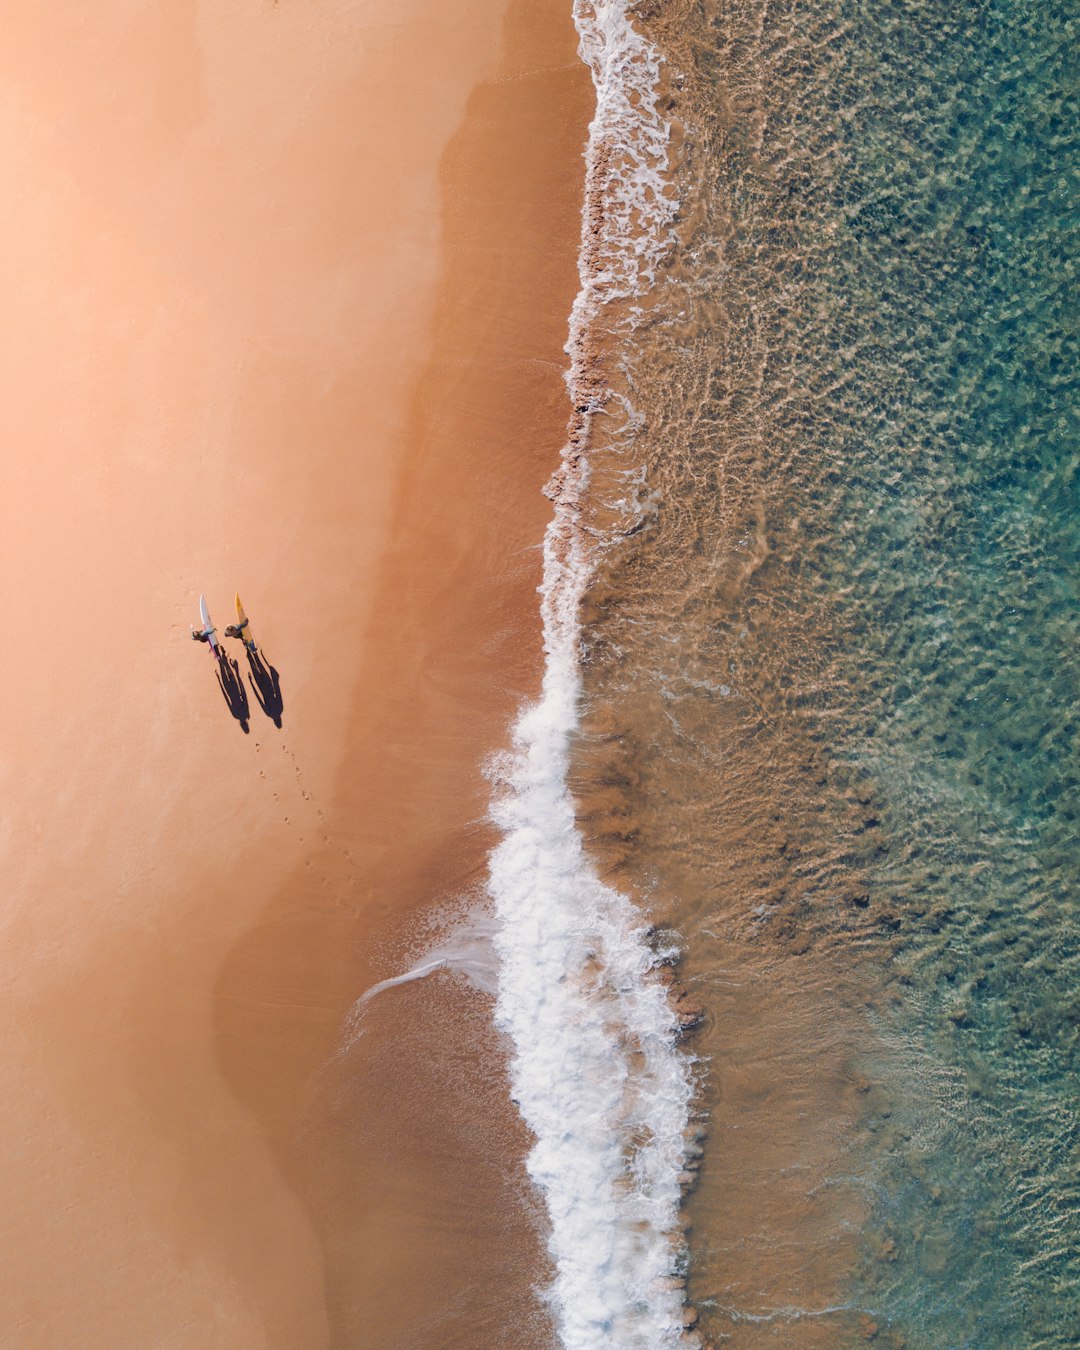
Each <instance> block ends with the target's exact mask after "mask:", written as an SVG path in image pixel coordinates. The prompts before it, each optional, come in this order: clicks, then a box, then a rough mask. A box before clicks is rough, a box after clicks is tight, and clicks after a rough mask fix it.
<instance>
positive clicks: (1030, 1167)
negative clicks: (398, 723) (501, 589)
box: [572, 0, 1080, 1350]
mask: <svg viewBox="0 0 1080 1350" xmlns="http://www.w3.org/2000/svg"><path fill="white" fill-rule="evenodd" d="M637 13H638V19H637V22H638V23H639V24H640V25H641V27H642V30H643V31H644V32H645V33H647V35H648V37H649V40H650V41H651V42H653V43H655V44H656V47H657V48H658V50H659V51H660V52H661V53H662V54H663V56H664V58H665V67H664V71H665V73H664V76H663V80H664V82H665V83H664V91H665V92H664V97H665V105H664V106H665V107H666V109H667V110H668V113H669V115H670V116H671V118H672V119H673V121H674V123H675V125H676V128H677V135H676V141H675V144H674V150H673V164H672V168H671V171H670V181H671V183H672V185H673V189H674V192H675V195H677V197H678V199H679V202H680V210H679V218H678V221H677V223H676V236H677V237H676V239H675V240H674V242H673V243H672V246H671V249H670V251H669V253H668V256H667V258H666V260H665V261H664V263H663V264H662V266H661V267H660V269H659V270H658V272H657V276H656V281H655V283H654V284H653V285H652V287H651V288H650V290H649V292H648V294H647V295H646V296H644V297H641V298H639V299H638V300H637V301H636V302H635V304H636V309H635V310H634V312H633V313H631V310H630V307H629V306H628V305H624V306H623V308H622V309H619V307H618V306H610V307H609V309H608V311H607V313H606V314H605V316H604V322H603V324H602V325H600V328H601V329H603V330H604V331H605V332H606V338H605V341H604V348H603V349H604V352H605V363H606V364H605V370H606V374H607V377H608V379H609V382H610V384H611V386H612V390H613V393H612V395H611V396H610V397H609V398H608V399H607V401H606V403H605V412H604V415H603V416H601V417H597V418H595V419H594V424H593V428H592V434H591V442H590V451H589V457H590V466H591V478H590V481H589V485H588V489H587V492H586V493H585V497H584V513H583V521H584V524H585V526H586V529H587V530H593V531H595V534H594V535H593V536H592V537H594V538H595V539H596V540H597V541H598V543H599V561H598V563H597V568H596V572H595V575H594V577H593V580H592V582H591V585H590V588H589V591H588V593H587V595H586V597H585V602H584V607H583V618H584V645H583V650H584V655H585V665H584V693H585V704H584V715H583V725H582V730H581V732H580V734H579V736H578V738H577V743H576V751H575V759H574V766H573V770H572V783H573V787H574V790H575V793H576V797H577V802H578V812H579V823H580V824H581V826H582V828H583V829H584V830H585V832H586V835H587V837H588V839H589V841H590V844H591V846H592V849H593V853H594V856H595V857H596V859H597V860H598V863H599V865H600V867H601V870H602V871H603V872H604V874H605V875H609V876H611V877H614V878H616V879H618V880H619V882H620V884H622V885H624V886H625V887H627V888H629V889H631V890H632V891H633V892H634V893H636V894H637V895H638V896H639V897H640V898H641V899H642V900H643V901H644V902H645V903H646V904H647V905H648V906H649V907H650V908H651V910H652V912H653V914H654V915H655V917H656V918H657V919H658V920H659V921H661V922H662V923H666V924H670V925H671V926H673V927H674V928H675V929H676V930H677V932H678V934H679V936H680V938H681V941H682V943H683V947H684V951H685V957H684V962H683V975H684V978H685V979H686V981H687V982H688V984H689V986H690V987H691V988H692V990H693V991H694V993H695V995H697V996H698V997H699V998H700V1000H701V1001H702V1003H703V1004H704V1006H705V1008H706V1010H707V1013H708V1017H707V1021H706V1025H705V1027H704V1028H703V1030H702V1032H701V1033H700V1035H699V1039H698V1041H697V1043H696V1048H697V1050H698V1052H699V1054H700V1055H701V1056H702V1064H701V1066H700V1076H701V1095H700V1104H701V1109H702V1111H703V1112H704V1113H705V1115H706V1117H707V1120H708V1124H709V1128H710V1136H709V1143H708V1145H707V1148H706V1154H705V1160H704V1165H703V1169H702V1173H701V1179H700V1184H699V1186H698V1189H697V1190H696V1192H695V1194H694V1195H693V1196H692V1197H691V1199H690V1201H689V1203H688V1213H689V1216H690V1219H691V1221H692V1224H693V1227H692V1230H691V1267H690V1294H691V1298H692V1300H693V1301H694V1302H695V1303H696V1304H697V1306H698V1307H699V1309H700V1312H701V1326H702V1329H703V1331H704V1332H705V1334H706V1335H707V1336H709V1337H710V1338H711V1339H713V1340H715V1341H716V1342H717V1343H723V1344H738V1345H746V1346H750V1345H757V1344H762V1345H764V1344H785V1345H818V1344H820V1345H823V1346H825V1345H836V1344H839V1343H842V1342H844V1341H846V1340H848V1339H852V1340H856V1341H857V1340H859V1339H864V1338H866V1337H867V1336H871V1335H873V1336H876V1337H878V1338H879V1339H878V1340H876V1341H875V1343H877V1344H884V1345H893V1346H900V1345H906V1346H908V1347H922V1346H925V1347H940V1346H949V1347H969V1346H970V1347H976V1346H977V1347H980V1350H983V1348H996V1347H1002V1350H1004V1348H1005V1347H1010V1348H1011V1347H1018V1346H1032V1347H1035V1346H1038V1347H1064V1346H1066V1345H1071V1344H1074V1343H1075V1328H1076V1327H1077V1326H1078V1325H1080V1295H1078V1293H1077V1290H1078V1288H1080V1269H1078V1256H1077V1253H1078V1251H1080V1218H1078V1188H1080V1165H1078V1157H1080V1154H1078V1144H1080V1139H1078V1124H1077V1115H1076V1102H1077V1099H1078V1096H1077V1089H1078V1086H1080V1084H1078V1081H1077V1062H1076V1055H1077V1036H1078V1030H1077V1027H1078V1015H1080V1004H1078V1001H1077V994H1076V988H1077V974H1078V969H1080V960H1078V956H1080V940H1078V939H1080V924H1078V897H1080V891H1078V884H1077V883H1078V880H1080V877H1078V872H1080V851H1078V849H1077V828H1078V827H1077V811H1078V807H1080V800H1078V799H1080V793H1078V770H1077V749H1078V731H1077V718H1076V708H1075V702H1076V696H1077V692H1078V689H1080V662H1078V657H1077V637H1078V631H1077V630H1078V627H1080V623H1078V606H1077V600H1078V597H1077V575H1078V573H1077V553H1078V545H1080V523H1078V516H1077V511H1076V506H1077V503H1078V500H1080V495H1078V476H1080V475H1078V467H1080V456H1078V449H1077V445H1078V441H1077V434H1076V433H1077V415H1076V403H1075V395H1074V390H1073V383H1072V381H1073V378H1074V377H1073V371H1074V369H1075V355H1076V338H1077V333H1076V320H1075V312H1076V311H1075V306H1074V305H1072V304H1071V303H1070V302H1071V294H1072V290H1073V289H1074V280H1075V271H1076V262H1075V259H1076V248H1075V243H1076V225H1077V217H1076V206H1075V203H1076V201H1077V191H1076V189H1077V155H1076V147H1075V130H1074V128H1075V126H1076V107H1075V104H1076V96H1075V91H1076V88H1077V84H1076V71H1075V68H1074V64H1073V62H1074V58H1073V57H1072V52H1073V51H1075V49H1076V38H1077V36H1078V31H1077V30H1078V29H1080V11H1078V10H1077V7H1076V6H1075V4H1065V5H1058V6H1055V7H1052V8H1050V7H1045V6H1034V5H1025V4H1006V3H1003V2H1001V0H997V2H992V3H981V4H980V3H977V4H971V5H966V6H963V7H956V6H953V5H948V4H945V3H943V2H939V0H926V2H925V3H905V4H899V3H880V2H879V3H873V4H871V3H854V2H850V0H847V2H846V0H819V2H818V3H805V4H800V3H782V4H765V3H757V4H746V5H740V6H738V7H734V6H730V5H728V4H725V3H721V0H703V2H702V3H694V2H693V0H686V2H685V3H676V4H674V5H670V6H664V7H661V6H660V5H658V4H652V5H649V4H643V5H639V6H637ZM631 319H633V324H632V331H631V329H630V328H628V326H627V324H628V323H629V321H630V320H631Z"/></svg>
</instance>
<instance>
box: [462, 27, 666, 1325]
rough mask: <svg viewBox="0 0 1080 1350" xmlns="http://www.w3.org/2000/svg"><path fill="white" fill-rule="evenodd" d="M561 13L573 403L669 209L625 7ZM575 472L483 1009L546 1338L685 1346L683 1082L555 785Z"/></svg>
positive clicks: (572, 636) (505, 849) (614, 898)
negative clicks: (580, 188) (583, 133)
mask: <svg viewBox="0 0 1080 1350" xmlns="http://www.w3.org/2000/svg"><path fill="white" fill-rule="evenodd" d="M574 16H575V21H576V22H577V25H578V31H579V33H580V36H581V43H580V52H581V55H582V57H583V59H584V60H585V61H587V62H588V64H589V65H590V67H591V69H592V73H593V79H594V83H595V85H596V93H597V110H596V116H595V118H594V121H593V123H592V126H591V127H590V133H589V143H588V147H587V150H586V174H587V192H586V211H585V218H584V220H583V227H582V247H581V253H580V256H579V271H580V275H581V283H582V285H581V291H580V293H579V295H578V297H577V300H576V302H575V305H574V310H573V313H572V315H571V331H570V342H569V344H568V348H567V350H568V352H569V353H570V357H571V371H570V377H569V380H570V386H571V395H572V397H574V401H575V404H577V405H578V406H580V400H581V398H582V396H583V395H585V396H587V389H586V385H585V382H584V379H583V374H584V367H583V365H582V360H583V339H584V337H585V335H586V332H587V329H588V326H589V324H590V323H591V322H592V321H593V320H594V319H595V317H596V315H597V314H598V313H599V312H600V310H601V309H602V307H603V306H604V305H605V304H607V303H609V302H610V301H611V300H612V299H613V298H626V297H632V296H634V295H640V294H643V293H644V291H645V290H646V289H647V288H648V286H649V285H650V284H651V282H652V280H653V276H654V272H655V267H656V264H657V262H658V261H659V259H660V257H661V256H662V255H663V253H664V251H665V250H666V248H667V247H668V235H669V231H670V226H671V219H672V215H673V211H674V203H673V202H672V201H671V199H670V197H668V196H667V195H666V194H667V187H666V181H665V178H664V170H665V169H666V165H667V159H666V155H667V134H668V133H667V127H666V125H665V124H664V123H663V121H662V119H661V118H660V116H659V114H658V111H657V106H656V84H657V77H658V71H659V62H658V57H657V55H656V53H655V51H654V50H653V49H652V48H651V47H650V45H649V44H648V43H647V42H646V41H645V40H644V38H643V37H642V36H641V35H640V34H638V33H637V32H636V31H635V29H634V28H633V26H632V25H631V24H630V22H629V20H628V18H627V16H626V6H625V0H577V3H576V4H575V11H574ZM598 219H599V220H600V221H601V229H600V231H599V237H598V232H597V231H596V229H595V228H594V227H595V224H596V221H597V220H598ZM586 473H587V467H586V464H585V461H584V457H583V456H581V455H580V454H579V453H577V447H573V448H572V447H567V450H566V452H565V454H564V459H563V466H562V469H561V471H560V473H559V474H557V475H556V478H555V480H553V484H554V489H555V500H556V505H555V515H554V518H553V520H552V521H551V524H550V525H549V527H548V530H547V533H546V536H545V540H544V575H543V584H542V586H541V597H542V614H543V622H544V650H545V672H544V681H543V691H542V695H541V698H540V700H539V702H538V703H537V704H535V705H534V706H531V707H529V708H527V709H526V710H525V711H524V712H523V713H522V715H521V716H520V718H519V720H518V722H517V725H516V727H515V729H514V734H513V747H512V749H511V750H510V751H509V752H507V753H506V754H505V755H503V756H501V757H499V758H498V759H497V760H496V761H495V762H494V763H493V764H492V765H491V768H490V772H491V777H492V780H493V782H494V785H495V791H494V799H493V803H492V816H493V819H494V820H495V822H496V823H497V825H498V826H499V828H500V829H501V831H502V836H503V837H502V842H501V843H500V844H499V845H498V847H497V848H496V849H495V850H494V852H493V854H492V856H491V859H490V866H489V881H488V888H489V893H490V896H491V899H492V901H493V904H494V908H495V913H496V918H497V928H496V933H495V946H496V950H497V953H498V957H499V973H498V989H497V1001H496V1018H497V1020H498V1023H499V1025H500V1026H501V1027H502V1028H503V1029H504V1030H505V1031H506V1032H507V1033H509V1036H510V1038H511V1040H512V1042H513V1053H512V1063H511V1074H512V1080H513V1089H514V1098H515V1100H516V1101H517V1103H518V1105H519V1107H520V1110H521V1112H522V1115H523V1116H524V1118H525V1120H526V1122H527V1123H528V1125H529V1127H530V1129H531V1130H532V1132H533V1134H534V1135H535V1137H536V1143H535V1146H534V1147H533V1149H532V1151H531V1153H530V1155H529V1159H528V1167H529V1172H530V1175H531V1176H532V1178H533V1180H534V1181H535V1182H536V1183H537V1185H538V1186H539V1187H540V1189H541V1191H542V1193H543V1195H544V1198H545V1200H546V1203H547V1208H548V1213H549V1216H550V1223H551V1229H550V1235H549V1240H548V1245H549V1250H550V1253H551V1256H552V1258H553V1261H554V1264H555V1268H556V1276H555V1281H554V1285H553V1288H552V1290H551V1303H552V1307H553V1310H554V1314H555V1319H556V1324H557V1327H558V1332H559V1335H560V1337H561V1340H562V1343H563V1345H564V1346H565V1347H567V1350H594V1348H596V1347H612V1348H614V1347H619V1348H620V1350H622V1348H623V1347H626V1348H627V1350H630V1348H633V1350H639V1348H640V1350H646V1348H648V1350H651V1348H652V1347H661V1346H668V1345H675V1344H678V1343H679V1341H680V1338H681V1336H682V1312H683V1293H682V1288H681V1285H680V1283H679V1281H678V1280H677V1279H675V1278H673V1276H674V1275H675V1268H676V1265H677V1263H678V1260H679V1257H680V1242H679V1236H678V1234H679V1230H678V1226H677V1221H678V1210H679V1203H680V1198H681V1189H680V1173H681V1172H682V1171H683V1166H684V1161H685V1156H686V1155H685V1142H684V1131H685V1129H686V1126H687V1122H688V1117H689V1105H690V1098H691V1086H690V1076H689V1069H688V1063H687V1060H686V1058H685V1057H684V1056H683V1055H682V1054H680V1052H679V1051H678V1050H677V1048H676V1036H677V1031H678V1024H677V1019H676V1018H675V1015H674V1013H673V1011H672V1008H671V1005H670V1002H669V1000H668V997H667V991H666V989H665V987H664V986H663V985H662V983H661V982H660V981H659V980H658V979H657V978H656V974H655V968H656V965H657V957H656V955H655V954H654V953H653V952H652V951H651V949H650V948H649V945H648V942H647V940H646V926H645V921H644V919H643V917H642V915H641V914H640V913H639V912H638V911H637V909H636V908H635V907H634V906H633V905H632V904H631V902H630V901H629V900H628V899H627V897H626V896H624V895H622V894H621V893H620V892H619V891H617V890H615V889H613V888H612V887H610V886H607V885H605V884H604V883H603V882H601V880H600V879H599V877H598V875H597V874H596V872H595V870H594V868H593V867H592V865H591V864H590V862H589V860H588V858H587V856H586V853H585V850H584V846H583V842H582V839H581V836H580V834H579V833H578V830H577V827H576V823H575V819H574V807H573V803H572V800H571V797H570V793H569V790H568V787H567V769H568V764H569V749H570V737H571V735H572V733H573V731H574V730H575V727H576V726H577V718H578V700H579V696H580V672H579V666H578V656H579V653H578V648H579V630H578V617H577V616H578V606H579V602H580V599H581V595H582V591H583V588H584V586H585V584H586V581H587V579H588V575H589V557H588V551H587V548H586V542H585V536H584V534H583V532H582V530H581V529H580V528H579V525H578V521H577V510H576V502H577V500H578V493H579V492H580V490H581V488H582V487H583V486H584V482H585V475H586Z"/></svg>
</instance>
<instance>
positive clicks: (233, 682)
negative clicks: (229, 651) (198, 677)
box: [217, 655, 251, 736]
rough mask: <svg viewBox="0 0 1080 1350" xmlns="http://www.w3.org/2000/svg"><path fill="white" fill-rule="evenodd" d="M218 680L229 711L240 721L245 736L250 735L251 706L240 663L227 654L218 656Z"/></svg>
mask: <svg viewBox="0 0 1080 1350" xmlns="http://www.w3.org/2000/svg"><path fill="white" fill-rule="evenodd" d="M217 682H218V685H219V687H220V689H221V692H222V694H223V695H224V697H225V702H226V703H227V704H228V705H229V711H230V712H231V713H232V715H233V716H234V717H235V718H236V720H237V721H238V722H239V723H240V730H241V731H242V732H243V733H244V735H245V736H246V735H248V733H249V732H250V731H251V728H250V727H249V726H248V718H249V717H250V716H251V707H250V704H249V703H248V696H247V690H246V689H245V688H244V681H243V680H242V679H241V678H240V665H239V663H238V662H236V661H232V660H230V659H229V657H227V656H225V655H222V656H220V657H219V658H218V668H217Z"/></svg>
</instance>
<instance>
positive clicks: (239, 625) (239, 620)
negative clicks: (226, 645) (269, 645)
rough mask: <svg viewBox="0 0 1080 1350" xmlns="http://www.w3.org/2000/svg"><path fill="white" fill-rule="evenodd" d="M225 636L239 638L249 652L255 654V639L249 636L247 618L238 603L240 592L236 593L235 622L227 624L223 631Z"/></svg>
mask: <svg viewBox="0 0 1080 1350" xmlns="http://www.w3.org/2000/svg"><path fill="white" fill-rule="evenodd" d="M225 636H226V637H231V638H239V639H240V640H241V642H243V644H244V646H245V647H246V648H247V649H248V651H249V652H257V651H258V650H259V649H258V647H257V646H256V645H255V639H254V638H253V637H252V636H251V628H250V626H249V621H248V616H247V615H246V614H245V613H244V606H243V605H242V604H241V603H240V592H239V591H237V593H236V622H235V623H231V624H229V626H228V628H226V629H225Z"/></svg>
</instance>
